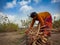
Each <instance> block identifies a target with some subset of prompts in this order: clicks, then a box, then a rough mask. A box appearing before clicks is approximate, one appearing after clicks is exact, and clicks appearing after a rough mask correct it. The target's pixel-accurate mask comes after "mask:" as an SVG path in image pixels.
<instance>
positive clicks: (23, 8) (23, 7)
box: [20, 5, 33, 13]
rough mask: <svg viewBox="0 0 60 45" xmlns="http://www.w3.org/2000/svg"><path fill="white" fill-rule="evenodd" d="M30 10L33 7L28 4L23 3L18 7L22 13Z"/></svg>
mask: <svg viewBox="0 0 60 45" xmlns="http://www.w3.org/2000/svg"><path fill="white" fill-rule="evenodd" d="M32 10H33V8H32V7H31V6H28V5H24V6H22V7H21V8H20V11H22V12H23V13H28V12H30V11H32Z"/></svg>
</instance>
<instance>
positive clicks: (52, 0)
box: [51, 0, 60, 3]
mask: <svg viewBox="0 0 60 45" xmlns="http://www.w3.org/2000/svg"><path fill="white" fill-rule="evenodd" d="M56 2H60V0H51V3H56Z"/></svg>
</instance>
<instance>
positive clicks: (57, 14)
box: [52, 13, 60, 20]
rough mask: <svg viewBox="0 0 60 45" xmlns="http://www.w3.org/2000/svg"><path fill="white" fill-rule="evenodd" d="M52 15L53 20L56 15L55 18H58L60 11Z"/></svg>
mask: <svg viewBox="0 0 60 45" xmlns="http://www.w3.org/2000/svg"><path fill="white" fill-rule="evenodd" d="M52 17H53V20H54V17H56V19H55V20H58V19H60V13H56V14H54V15H53V16H52Z"/></svg>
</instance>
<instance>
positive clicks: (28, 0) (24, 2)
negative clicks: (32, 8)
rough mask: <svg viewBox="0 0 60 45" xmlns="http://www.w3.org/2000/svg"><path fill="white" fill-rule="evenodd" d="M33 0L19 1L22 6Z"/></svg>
mask: <svg viewBox="0 0 60 45" xmlns="http://www.w3.org/2000/svg"><path fill="white" fill-rule="evenodd" d="M30 2H31V0H27V1H25V0H22V1H21V2H18V3H19V4H20V5H21V6H24V5H27V4H29V3H30Z"/></svg>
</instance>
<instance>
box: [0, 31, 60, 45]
mask: <svg viewBox="0 0 60 45" xmlns="http://www.w3.org/2000/svg"><path fill="white" fill-rule="evenodd" d="M24 38H25V37H24V35H23V34H20V33H19V32H5V33H0V45H25V44H23V43H24V40H25V39H24ZM51 40H52V45H60V33H56V34H52V36H51Z"/></svg>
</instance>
